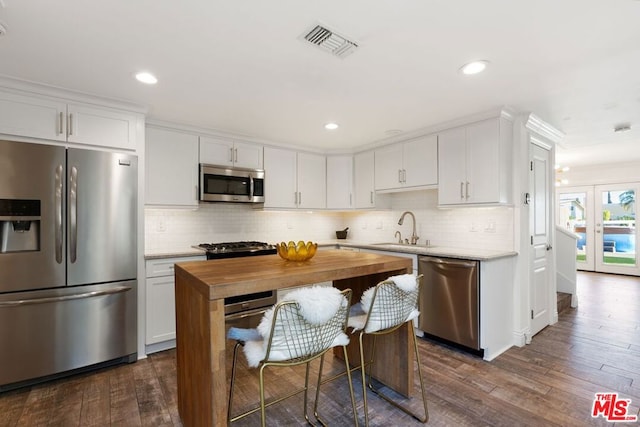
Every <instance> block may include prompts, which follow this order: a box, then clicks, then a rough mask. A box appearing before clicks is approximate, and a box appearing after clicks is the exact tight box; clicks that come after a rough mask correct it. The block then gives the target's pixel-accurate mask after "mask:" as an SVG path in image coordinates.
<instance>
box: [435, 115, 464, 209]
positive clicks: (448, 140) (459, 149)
mask: <svg viewBox="0 0 640 427" xmlns="http://www.w3.org/2000/svg"><path fill="white" fill-rule="evenodd" d="M466 158H467V156H466V129H465V128H464V127H458V128H454V129H450V130H447V131H444V132H441V133H440V134H439V135H438V204H440V205H456V204H461V203H466V197H465V190H466V182H467V179H466Z"/></svg>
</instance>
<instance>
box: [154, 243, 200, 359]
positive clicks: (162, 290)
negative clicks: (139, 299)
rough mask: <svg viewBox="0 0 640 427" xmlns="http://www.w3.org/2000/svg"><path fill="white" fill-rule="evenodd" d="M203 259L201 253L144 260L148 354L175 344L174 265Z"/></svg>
mask: <svg viewBox="0 0 640 427" xmlns="http://www.w3.org/2000/svg"><path fill="white" fill-rule="evenodd" d="M204 260H205V256H204V255H202V256H192V257H176V258H160V259H152V260H147V263H146V270H147V273H146V277H147V279H146V304H145V310H146V315H145V320H146V322H145V323H146V330H145V344H146V345H147V353H153V352H154V351H160V350H165V349H168V348H172V347H175V339H176V297H175V276H174V271H173V269H174V264H176V263H180V262H188V261H204Z"/></svg>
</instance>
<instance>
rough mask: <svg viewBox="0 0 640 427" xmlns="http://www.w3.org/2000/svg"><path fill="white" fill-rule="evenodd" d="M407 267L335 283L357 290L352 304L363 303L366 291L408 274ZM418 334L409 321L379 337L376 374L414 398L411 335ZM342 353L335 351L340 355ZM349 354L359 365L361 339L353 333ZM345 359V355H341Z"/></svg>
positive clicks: (334, 284)
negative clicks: (391, 277) (380, 283)
mask: <svg viewBox="0 0 640 427" xmlns="http://www.w3.org/2000/svg"><path fill="white" fill-rule="evenodd" d="M406 273H407V272H406V271H405V270H400V271H395V272H388V273H379V274H374V275H369V276H362V277H355V278H352V279H344V280H335V281H334V282H333V286H335V287H336V288H338V289H340V290H342V289H346V288H350V289H351V290H353V297H352V300H351V304H356V303H358V302H360V298H361V296H362V293H363V292H364V291H366V290H367V289H369V288H370V287H372V286H375V285H376V284H378V283H379V282H381V281H383V280H385V279H387V278H388V277H390V276H394V275H398V274H406ZM412 333H414V331H413V328H410V327H409V325H408V324H405V325H404V326H402V327H401V328H400V329H398V330H397V331H395V332H393V333H391V334H388V335H382V336H379V337H378V342H377V343H376V357H375V363H374V366H373V372H372V375H373V377H374V378H375V379H377V380H378V381H380V382H382V383H383V384H385V385H387V386H389V387H391V388H392V389H394V390H395V391H397V392H398V393H400V394H402V395H404V396H407V397H410V396H411V394H412V391H413V362H414V360H415V355H414V354H413V346H412V344H411V337H410V335H409V334H412ZM370 338H371V337H365V357H366V358H368V357H369V356H368V355H369V354H370V353H369V351H368V348H369V346H368V342H370ZM340 354H341V352H334V355H335V356H337V357H340ZM348 355H349V361H350V362H351V365H353V366H357V365H358V364H359V362H358V361H359V360H360V355H359V350H358V338H357V335H356V334H353V335H351V342H350V343H349V346H348ZM340 358H342V357H340Z"/></svg>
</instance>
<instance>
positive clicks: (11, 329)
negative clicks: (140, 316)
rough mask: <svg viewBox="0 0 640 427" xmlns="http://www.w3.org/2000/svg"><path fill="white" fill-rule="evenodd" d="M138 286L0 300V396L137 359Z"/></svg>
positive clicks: (14, 295) (127, 284)
mask: <svg viewBox="0 0 640 427" xmlns="http://www.w3.org/2000/svg"><path fill="white" fill-rule="evenodd" d="M136 293H137V286H136V281H135V280H131V281H126V282H118V283H110V284H107V285H90V286H77V287H65V288H60V289H48V290H42V291H30V292H17V293H11V294H4V295H0V349H1V351H0V392H2V391H3V389H5V388H6V389H10V388H13V385H15V383H20V382H23V381H31V380H34V379H35V378H39V377H45V376H48V375H53V374H59V373H62V372H65V371H69V370H72V369H77V368H82V367H85V366H89V365H94V364H96V363H103V362H107V361H112V360H114V359H120V358H126V359H127V360H128V361H129V360H131V359H133V360H135V353H136V345H137V343H136V341H137V339H136V337H137V332H136V308H137V304H136V301H137V298H136Z"/></svg>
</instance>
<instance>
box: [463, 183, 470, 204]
mask: <svg viewBox="0 0 640 427" xmlns="http://www.w3.org/2000/svg"><path fill="white" fill-rule="evenodd" d="M464 195H465V198H466V199H467V200H469V181H467V185H466V186H465V190H464Z"/></svg>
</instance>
